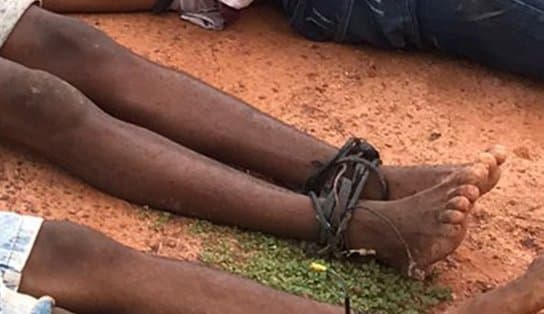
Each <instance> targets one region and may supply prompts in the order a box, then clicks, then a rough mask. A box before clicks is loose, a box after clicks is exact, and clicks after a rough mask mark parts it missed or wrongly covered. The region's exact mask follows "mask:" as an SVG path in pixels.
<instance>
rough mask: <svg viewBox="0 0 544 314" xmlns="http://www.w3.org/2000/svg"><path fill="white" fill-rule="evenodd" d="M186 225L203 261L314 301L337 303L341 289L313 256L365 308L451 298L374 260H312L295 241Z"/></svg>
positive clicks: (401, 308)
mask: <svg viewBox="0 0 544 314" xmlns="http://www.w3.org/2000/svg"><path fill="white" fill-rule="evenodd" d="M191 231H192V232H193V233H194V234H195V235H197V236H198V237H200V238H201V239H202V240H203V241H202V242H203V252H202V253H201V261H202V262H204V263H206V264H208V265H211V266H215V267H218V268H220V269H222V270H225V271H229V272H231V273H234V274H238V275H241V276H243V277H246V278H249V279H253V280H256V281H258V282H260V283H262V284H264V285H267V286H270V287H272V288H275V289H279V290H282V291H285V292H289V293H292V294H296V295H299V296H304V297H308V298H312V299H315V300H317V301H321V302H327V303H331V304H339V305H340V304H341V303H342V302H343V291H342V289H341V288H340V287H339V286H338V283H337V282H334V281H333V280H331V279H330V278H327V276H326V274H324V273H316V272H312V271H311V270H310V269H309V265H310V264H311V263H312V262H319V263H321V264H324V265H327V266H328V267H329V268H331V269H334V271H335V272H336V273H337V274H338V275H339V276H341V277H342V279H343V280H344V281H345V282H346V284H347V285H348V287H349V292H350V295H351V298H352V307H353V309H357V310H360V311H364V312H366V313H394V314H397V313H425V312H427V311H428V310H429V309H430V308H431V307H432V306H435V305H437V304H439V303H441V302H444V301H448V300H450V298H451V293H450V291H449V290H448V289H445V288H442V287H438V286H435V285H434V284H433V283H432V282H423V283H422V282H416V281H412V280H408V279H406V278H403V277H401V276H399V275H398V274H396V273H395V272H394V271H392V270H390V269H387V268H385V267H382V266H380V265H378V264H376V263H374V262H369V263H355V262H349V261H338V260H332V261H324V260H316V259H314V258H311V257H309V256H308V255H307V254H305V253H304V250H303V248H302V245H301V243H300V242H295V241H287V240H280V239H276V238H274V237H270V236H266V235H263V234H260V233H252V232H244V231H240V230H238V229H234V228H228V227H218V226H214V225H212V224H210V223H207V222H202V221H197V222H194V223H193V224H192V225H191ZM218 239H219V240H218Z"/></svg>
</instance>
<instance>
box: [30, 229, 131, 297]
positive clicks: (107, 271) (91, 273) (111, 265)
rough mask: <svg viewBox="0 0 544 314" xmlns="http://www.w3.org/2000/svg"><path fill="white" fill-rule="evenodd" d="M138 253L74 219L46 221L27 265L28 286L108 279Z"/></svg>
mask: <svg viewBox="0 0 544 314" xmlns="http://www.w3.org/2000/svg"><path fill="white" fill-rule="evenodd" d="M136 255H138V253H137V252H136V251H133V250H132V249H129V248H127V247H125V246H123V245H121V244H118V243H117V242H114V241H113V240H111V239H109V238H107V237H106V236H104V235H102V234H101V233H98V232H96V231H94V230H92V229H89V228H86V227H83V226H80V225H77V224H74V223H70V222H61V221H46V222H44V224H43V226H42V229H41V230H40V233H39V235H38V238H37V240H36V243H35V246H34V249H33V251H32V254H31V256H30V259H29V261H28V264H27V267H26V268H25V273H24V274H26V275H28V276H26V279H28V280H26V284H27V285H26V286H33V287H42V286H47V285H48V283H53V282H56V281H58V282H60V283H63V282H64V283H65V284H66V283H69V282H80V281H85V280H92V279H93V278H95V279H101V278H108V276H111V272H112V271H115V270H119V269H122V268H123V265H126V264H127V261H129V260H134V259H135V258H137V256H136ZM51 274H55V275H54V276H51ZM23 283H25V281H23ZM89 284H91V282H89ZM68 286H69V285H68Z"/></svg>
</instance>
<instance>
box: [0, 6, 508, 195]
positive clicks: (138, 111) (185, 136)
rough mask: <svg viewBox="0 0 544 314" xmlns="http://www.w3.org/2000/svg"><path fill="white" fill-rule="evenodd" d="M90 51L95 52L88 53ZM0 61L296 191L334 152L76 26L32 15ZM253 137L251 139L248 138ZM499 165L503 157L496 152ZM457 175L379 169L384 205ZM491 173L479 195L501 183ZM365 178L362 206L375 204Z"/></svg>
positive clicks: (446, 170)
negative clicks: (51, 77) (52, 79)
mask: <svg viewBox="0 0 544 314" xmlns="http://www.w3.org/2000/svg"><path fill="white" fill-rule="evenodd" d="M90 47H93V48H92V49H91V48H90ZM0 54H1V55H2V56H4V57H6V58H8V59H11V60H15V61H17V62H19V63H22V64H24V65H27V66H29V67H32V68H38V69H43V70H46V71H48V72H50V73H53V74H55V75H57V76H59V77H61V78H63V79H64V80H66V81H68V82H70V83H71V84H72V85H74V86H76V87H77V88H78V89H80V90H81V91H83V92H84V93H85V94H86V95H88V96H89V97H90V98H91V99H92V100H93V101H94V102H95V103H97V104H98V105H99V106H100V107H101V108H102V109H104V110H105V111H107V112H108V113H110V114H112V115H114V116H116V117H118V118H120V119H122V120H124V121H128V122H131V123H134V124H136V125H139V126H142V127H145V128H147V129H149V130H153V131H154V132H156V133H159V134H161V135H163V136H166V137H168V138H170V139H172V140H174V141H176V142H178V143H180V144H182V145H184V146H186V147H189V148H191V149H193V150H195V151H198V152H200V153H202V154H204V155H207V156H210V157H213V158H215V159H217V160H221V161H223V162H225V163H229V164H235V165H238V166H240V167H243V168H247V169H251V170H254V171H257V172H261V173H263V174H265V175H268V176H270V177H272V178H274V179H276V180H279V181H280V182H283V183H285V184H286V185H289V186H294V187H300V186H301V185H302V184H303V183H304V182H305V180H306V179H307V178H308V177H309V176H310V174H311V173H313V172H314V171H315V169H316V166H318V165H319V164H322V163H324V162H326V161H328V160H330V159H331V158H332V157H333V156H334V155H335V154H336V153H337V149H336V148H335V147H332V146H330V145H328V144H326V143H324V142H322V141H319V140H317V139H315V138H313V137H311V136H309V135H307V134H303V133H301V132H299V131H297V130H295V129H294V128H292V127H290V126H287V125H285V124H283V123H281V122H280V121H278V120H276V119H274V118H272V117H270V116H267V115H265V114H263V113H261V112H259V111H257V110H255V109H254V108H252V107H250V106H248V105H247V104H244V103H243V102H241V101H240V100H238V99H235V98H233V97H231V96H228V95H226V94H224V93H221V92H220V91H217V90H216V89H214V88H212V87H210V86H209V85H207V84H204V83H202V82H200V81H198V80H196V79H194V78H192V77H190V76H188V75H186V74H184V73H179V72H175V71H172V70H169V69H166V68H163V67H161V66H158V65H156V64H153V63H151V62H149V61H146V60H144V59H142V58H141V57H138V56H136V55H134V54H132V53H131V52H130V51H128V50H127V49H125V48H123V47H121V46H119V45H118V44H116V43H115V42H113V41H112V40H111V39H109V38H108V37H106V36H105V35H104V34H103V33H101V32H99V31H97V30H94V29H93V28H91V27H90V26H88V25H86V24H84V23H82V22H79V21H77V20H74V19H71V18H67V17H62V16H59V15H55V14H52V13H48V12H46V11H44V10H42V9H39V8H31V9H30V10H29V11H28V12H27V14H26V15H25V16H24V17H23V19H22V20H21V21H20V23H19V25H18V27H17V28H16V29H15V31H14V33H13V34H12V36H11V37H10V39H9V40H8V42H7V44H6V45H5V46H4V47H3V48H2V50H1V51H0ZM248 130H251V132H248ZM492 154H493V156H492V158H495V159H496V160H497V162H498V164H499V165H500V164H501V163H502V162H504V159H505V156H504V153H503V151H502V150H494V151H493V152H492ZM458 168H459V167H458V166H455V167H449V166H448V167H443V166H440V167H408V168H399V167H383V168H382V170H383V173H384V174H385V176H386V178H387V180H388V181H389V183H390V186H391V190H390V192H391V193H390V198H391V199H398V198H402V197H405V196H408V195H411V194H413V193H416V192H419V191H422V190H424V189H426V188H429V187H431V186H433V185H435V184H437V183H440V182H441V181H442V180H443V179H444V178H445V177H447V176H448V175H450V174H451V173H452V172H453V171H455V170H456V169H458ZM495 170H496V171H495V172H492V173H490V175H489V178H488V180H487V183H486V184H485V187H482V192H483V193H485V192H487V191H489V189H491V188H492V187H493V186H494V185H495V184H496V182H497V181H498V179H499V177H500V168H498V167H497V168H495ZM379 195H380V193H379V184H378V182H377V181H376V178H371V180H370V184H369V186H368V188H367V189H366V190H365V194H364V197H365V198H371V199H372V198H377V197H379Z"/></svg>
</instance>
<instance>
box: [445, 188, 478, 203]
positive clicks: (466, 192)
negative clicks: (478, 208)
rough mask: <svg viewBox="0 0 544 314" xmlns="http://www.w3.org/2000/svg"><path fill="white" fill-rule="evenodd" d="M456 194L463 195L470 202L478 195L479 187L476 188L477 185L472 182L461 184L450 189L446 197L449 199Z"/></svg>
mask: <svg viewBox="0 0 544 314" xmlns="http://www.w3.org/2000/svg"><path fill="white" fill-rule="evenodd" d="M456 196H464V197H466V198H467V199H468V200H469V201H470V202H471V203H474V202H476V201H477V200H478V198H479V197H480V189H478V187H477V186H475V185H472V184H465V185H461V186H458V187H456V188H454V189H453V190H451V191H450V192H449V194H448V198H450V199H451V198H454V197H456Z"/></svg>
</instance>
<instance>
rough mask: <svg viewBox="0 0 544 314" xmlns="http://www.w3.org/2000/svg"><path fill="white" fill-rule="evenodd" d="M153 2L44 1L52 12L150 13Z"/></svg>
mask: <svg viewBox="0 0 544 314" xmlns="http://www.w3.org/2000/svg"><path fill="white" fill-rule="evenodd" d="M153 4H155V0H116V1H110V0H44V1H43V6H44V7H45V8H46V9H48V10H51V11H54V12H78V13H79V12H132V11H150V10H151V8H152V7H153Z"/></svg>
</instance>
